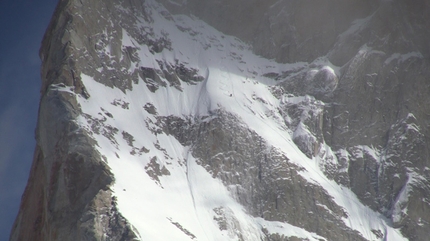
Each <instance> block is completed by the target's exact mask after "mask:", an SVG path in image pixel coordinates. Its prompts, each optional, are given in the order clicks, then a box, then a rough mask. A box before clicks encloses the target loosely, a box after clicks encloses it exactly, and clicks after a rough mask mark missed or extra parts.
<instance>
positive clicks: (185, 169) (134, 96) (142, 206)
mask: <svg viewBox="0 0 430 241" xmlns="http://www.w3.org/2000/svg"><path fill="white" fill-rule="evenodd" d="M151 7H153V8H155V11H153V12H152V15H153V16H152V17H153V18H154V23H155V24H154V26H153V27H154V32H155V33H156V34H160V35H161V32H162V30H163V31H164V32H167V33H169V38H170V39H171V40H172V49H173V51H169V50H166V49H165V50H164V51H163V52H161V53H159V54H152V53H151V52H150V51H149V49H148V47H146V46H139V45H137V44H136V43H137V41H135V40H133V39H132V38H131V37H130V35H129V34H128V33H127V32H126V31H125V30H123V40H122V43H123V46H135V47H138V48H139V53H138V54H139V57H140V59H141V62H140V63H139V66H143V67H149V68H158V67H156V65H157V64H156V63H157V62H156V60H162V61H166V62H170V63H175V60H179V62H180V63H181V62H183V63H188V64H187V66H188V67H192V68H196V69H198V70H199V74H200V75H202V76H205V77H206V79H205V80H204V81H202V82H199V83H198V84H196V85H188V84H186V83H183V84H182V88H183V91H179V90H177V89H176V88H174V87H160V88H159V89H158V90H157V91H156V92H155V93H152V92H151V91H149V90H148V88H147V87H146V85H145V83H144V81H143V80H141V79H139V83H138V84H137V85H133V90H132V91H127V93H126V94H124V93H123V92H121V91H120V90H119V89H115V88H110V87H106V86H104V85H102V84H100V83H97V82H96V81H95V80H94V79H93V78H92V77H90V76H87V75H85V74H82V75H81V78H82V81H83V83H84V85H85V87H86V89H87V91H88V93H89V94H90V96H91V97H90V98H89V99H88V100H86V99H84V98H82V97H80V96H78V95H77V98H78V101H79V103H80V105H81V107H82V111H83V112H84V113H86V114H88V115H90V116H92V117H93V118H96V119H100V118H101V115H103V111H102V109H101V108H103V110H104V111H107V112H109V113H110V114H111V115H112V116H113V117H112V118H106V120H105V122H104V124H105V125H110V126H112V127H116V128H118V131H117V132H116V133H114V134H113V136H114V139H115V141H116V142H117V144H114V143H113V142H112V141H111V140H109V139H108V138H106V137H105V136H104V135H103V133H102V132H101V133H99V134H97V133H92V134H93V137H94V138H95V139H96V141H97V143H98V144H97V150H98V151H99V152H100V153H101V154H102V155H103V156H104V157H106V160H107V162H108V165H109V166H110V168H111V169H112V172H113V173H114V176H115V184H114V186H113V187H112V188H113V191H114V194H115V196H117V199H118V208H119V210H120V212H121V213H122V215H124V217H126V218H127V219H128V220H129V221H130V223H131V224H132V225H133V226H134V227H135V228H136V229H137V231H138V232H139V234H140V236H141V239H142V240H178V241H180V240H237V239H238V233H235V232H234V231H232V230H222V231H221V230H220V228H219V227H218V224H217V222H216V220H214V217H215V216H217V215H219V213H218V214H217V212H216V211H215V210H217V208H223V209H222V210H223V212H224V213H225V214H226V215H225V217H226V220H227V222H228V223H230V224H231V225H234V223H235V222H236V223H239V224H240V225H239V226H238V227H236V228H237V229H238V231H239V232H240V234H242V235H243V238H244V240H260V238H261V237H264V234H263V233H262V231H261V229H262V228H266V229H267V230H268V231H269V232H270V233H280V234H283V235H286V236H297V237H301V238H308V239H309V240H318V239H322V240H325V239H324V238H322V237H320V236H318V235H316V234H315V233H311V232H308V231H306V230H304V229H302V228H299V227H295V226H292V225H290V224H287V223H281V222H270V221H267V220H264V219H262V218H257V217H252V216H250V215H248V214H247V213H246V211H245V209H244V207H242V206H241V205H240V204H239V203H238V202H236V201H235V200H234V199H233V198H232V197H231V195H230V194H229V191H228V189H227V188H226V187H225V186H224V185H223V184H222V182H221V181H220V180H218V179H214V178H212V176H211V174H209V173H208V172H207V171H206V170H205V169H204V168H203V167H202V166H200V165H198V164H197V160H195V159H194V157H193V156H192V155H191V153H190V152H189V148H188V147H186V146H182V145H181V144H180V143H179V142H178V141H177V140H176V139H175V138H174V137H172V136H170V135H166V134H164V133H162V134H158V135H154V134H153V133H152V132H151V131H150V130H149V129H148V128H147V127H146V125H147V123H148V122H149V121H153V122H154V123H155V122H156V119H155V118H154V117H153V116H151V115H150V114H148V113H147V112H146V111H145V109H144V108H143V106H144V105H145V104H146V103H152V104H153V105H154V106H155V107H156V109H157V112H158V115H159V116H169V115H175V116H179V117H183V116H190V115H193V116H204V115H209V114H210V111H212V110H216V109H218V108H223V109H224V110H226V111H228V112H231V113H234V114H236V115H237V116H239V117H240V118H241V120H242V121H244V122H245V123H246V125H247V126H248V128H250V129H251V130H253V131H255V132H256V133H258V134H259V135H260V136H261V137H263V138H264V139H265V140H266V141H268V142H269V144H271V145H273V146H274V147H276V148H278V149H279V150H281V151H282V152H283V153H285V155H286V156H287V157H288V158H289V159H290V161H291V162H294V163H295V164H297V165H298V166H302V167H304V168H305V169H306V171H303V172H301V173H300V174H301V175H302V176H303V177H304V178H306V179H307V180H308V181H310V182H312V183H314V184H316V185H320V186H322V187H323V188H324V189H325V190H326V191H327V192H328V193H329V194H330V195H331V196H332V197H333V198H334V201H335V202H336V203H337V204H338V205H339V206H341V207H343V208H344V210H345V211H346V212H347V214H348V218H347V219H345V220H344V222H345V224H346V225H347V226H349V227H351V228H352V229H355V230H357V231H359V232H360V233H361V234H362V235H363V237H365V238H367V239H369V240H377V237H376V236H375V234H374V233H372V232H371V230H372V229H374V230H382V232H383V233H385V234H386V237H387V240H406V239H404V238H403V237H402V236H401V234H400V233H399V231H398V230H396V229H393V228H391V227H390V226H389V225H388V224H387V223H386V221H385V220H384V218H383V217H382V215H380V214H379V213H376V212H374V211H372V210H371V209H370V208H368V207H366V206H364V205H363V204H361V203H360V201H359V200H358V198H357V197H356V196H355V194H354V193H352V192H351V191H350V190H349V189H347V188H344V187H342V186H339V185H338V184H336V183H335V182H334V181H330V180H328V179H327V178H326V177H325V176H324V174H323V172H322V171H321V170H320V169H319V165H318V163H319V161H320V160H318V158H314V159H309V158H308V157H306V156H305V155H304V154H303V153H302V152H301V151H300V150H299V149H298V148H297V146H296V145H295V144H294V143H293V141H292V139H291V133H289V132H288V130H285V127H284V126H283V123H280V122H279V121H276V119H274V118H271V117H268V116H267V115H266V113H267V112H268V111H273V113H278V112H277V111H276V110H277V108H278V107H279V106H280V104H281V102H282V99H285V98H281V100H278V99H276V98H275V97H274V96H273V95H272V94H271V92H270V91H269V89H268V87H270V85H273V84H275V82H274V81H273V80H271V79H268V78H265V77H262V75H263V74H265V73H268V72H282V71H286V70H289V69H296V68H299V67H306V66H307V63H296V64H278V63H275V62H273V61H271V60H267V59H264V58H261V57H259V56H256V55H254V54H253V53H252V52H251V51H250V50H249V48H248V47H247V45H246V44H244V43H242V42H240V41H239V40H237V39H236V38H234V37H231V36H226V35H223V34H221V33H220V32H218V31H216V30H215V29H213V28H212V27H210V26H208V25H207V24H205V23H204V22H202V21H200V20H198V19H192V18H190V17H187V16H182V15H180V16H173V18H174V20H175V22H172V21H169V20H166V19H165V18H164V17H163V16H161V15H160V14H158V12H160V9H161V7H160V6H158V5H157V4H155V3H153V6H151ZM177 25H181V26H182V27H186V28H189V29H192V30H194V31H195V32H197V33H198V34H197V35H194V36H193V35H190V34H189V33H187V32H183V31H181V30H179V29H178V27H177ZM209 45H210V47H208V46H209ZM185 53H186V54H187V55H184V54H185ZM232 53H234V54H232ZM232 56H233V57H234V58H233V57H232ZM191 57H192V58H191ZM237 58H240V60H242V62H240V61H238V59H237ZM326 64H327V66H328V67H330V68H332V69H336V67H335V66H332V65H331V64H330V63H326ZM133 68H136V66H134V64H132V67H131V68H130V71H133ZM336 70H337V69H336ZM139 78H140V77H139ZM52 88H56V89H57V90H59V91H67V92H69V93H73V92H72V91H71V90H70V89H69V88H68V87H60V86H53V87H52ZM253 96H257V97H259V98H261V99H262V100H264V102H265V103H263V102H261V101H257V100H253ZM297 98H302V97H297ZM115 100H121V101H122V102H124V103H129V108H128V109H127V108H122V107H121V106H118V105H113V104H112V103H113V102H114V101H115ZM279 118H280V119H282V117H279ZM78 121H79V122H80V124H81V126H83V128H86V129H87V130H88V131H89V132H92V130H91V124H90V123H89V122H88V120H87V119H86V118H85V117H84V116H81V117H80V118H79V120H78ZM123 132H127V133H130V134H131V135H132V136H133V137H134V141H133V146H134V147H137V148H141V147H145V148H147V149H148V150H149V152H148V153H141V154H140V155H136V154H134V155H133V154H131V153H130V152H131V151H132V147H131V146H130V145H129V143H128V142H127V141H126V140H125V139H124V138H123V136H122V133H123ZM157 143H158V144H159V146H160V147H161V148H157V147H156V144H157ZM163 149H164V151H163ZM166 153H167V155H166ZM154 157H155V159H154V160H155V161H156V162H157V164H158V165H159V166H160V167H166V168H167V169H168V170H169V172H170V175H162V176H159V181H158V182H156V181H154V180H153V179H151V177H150V176H149V175H147V174H146V172H147V169H145V168H148V164H149V162H150V160H151V159H152V158H154ZM235 220H236V221H235Z"/></svg>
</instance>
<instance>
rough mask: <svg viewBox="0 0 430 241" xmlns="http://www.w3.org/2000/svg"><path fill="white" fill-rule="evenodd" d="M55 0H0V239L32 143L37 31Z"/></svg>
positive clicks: (7, 224) (4, 237) (18, 195)
mask: <svg viewBox="0 0 430 241" xmlns="http://www.w3.org/2000/svg"><path fill="white" fill-rule="evenodd" d="M56 3H57V0H43V1H36V0H0V240H8V239H9V234H10V229H11V227H12V223H13V221H14V219H15V217H16V214H17V212H18V208H19V204H20V200H21V195H22V193H23V191H24V188H25V185H26V184H27V179H28V174H29V170H30V167H31V162H32V156H33V150H34V145H35V140H34V129H35V127H36V120H37V109H38V104H39V86H40V83H41V80H40V64H41V63H40V60H39V55H38V52H39V47H40V42H41V40H42V36H43V34H44V32H45V29H46V27H47V26H48V23H49V20H50V18H51V16H52V14H53V11H54V8H55V5H56Z"/></svg>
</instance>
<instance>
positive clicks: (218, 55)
mask: <svg viewBox="0 0 430 241" xmlns="http://www.w3.org/2000/svg"><path fill="white" fill-rule="evenodd" d="M160 2H161V3H163V5H164V7H166V8H164V7H163V6H161V5H159V3H157V2H156V1H138V0H124V1H119V2H114V1H89V2H82V1H78V0H62V1H60V2H59V5H58V7H57V10H56V12H55V15H54V17H53V20H52V21H51V24H50V26H49V28H48V30H47V33H46V35H45V38H44V41H43V43H42V48H41V59H42V61H43V68H42V79H43V84H42V89H41V94H42V98H41V103H40V110H39V120H38V127H37V130H36V138H37V147H36V151H35V157H34V163H33V167H32V172H31V176H30V179H29V185H28V187H27V189H26V191H25V193H24V196H23V200H22V204H21V209H20V213H19V214H18V217H17V220H16V222H15V225H14V228H13V230H12V234H11V240H28V239H29V237H32V238H33V239H34V240H69V239H70V240H140V239H143V238H145V237H146V238H148V237H151V236H150V235H149V233H150V231H148V230H147V229H145V228H142V226H141V225H140V224H138V223H134V222H133V221H135V220H136V219H133V217H132V216H131V215H130V212H129V211H127V210H126V208H125V206H124V205H125V204H124V203H127V199H130V196H127V198H124V197H126V196H125V195H128V194H123V193H126V192H127V193H130V192H131V191H129V190H130V189H129V188H133V187H131V186H130V187H129V186H127V185H128V184H127V185H126V184H124V182H123V181H122V179H123V178H122V177H121V176H120V175H119V174H118V173H119V171H118V170H120V169H118V167H116V165H117V164H116V163H117V162H120V163H127V162H130V163H132V162H133V160H134V158H136V160H139V162H142V165H143V166H144V168H143V170H142V175H144V173H146V174H147V178H148V180H151V182H152V183H153V184H154V185H155V186H156V187H157V188H158V189H160V190H162V189H164V190H166V193H167V192H169V190H174V189H171V187H170V186H171V185H170V184H169V180H170V181H172V180H176V179H169V178H173V177H176V176H180V175H183V174H178V173H185V174H186V175H185V176H186V179H187V180H188V186H189V189H190V190H191V194H192V197H193V201H192V202H193V203H194V206H196V204H199V200H197V199H198V197H197V194H198V193H196V190H200V189H198V188H195V187H193V185H196V184H194V183H190V181H189V180H191V179H192V178H193V176H192V175H196V177H198V176H199V175H200V174H199V175H197V174H193V171H195V172H196V173H197V170H200V169H198V167H196V166H195V164H193V163H194V160H195V162H196V165H197V166H200V167H203V168H204V170H206V172H207V173H209V174H210V176H211V178H213V180H220V181H221V183H222V184H223V185H224V186H225V187H226V190H227V191H228V193H229V196H230V197H232V198H233V200H235V202H237V203H238V204H240V205H241V207H243V209H244V210H246V212H245V213H246V214H241V212H240V211H238V209H235V208H234V207H235V206H234V205H233V206H232V205H230V206H229V205H221V204H220V203H222V202H220V203H216V205H215V206H213V207H212V206H210V210H209V212H210V213H211V215H212V216H210V218H209V219H207V220H211V222H209V223H205V225H208V226H210V225H215V226H216V227H217V229H218V230H219V233H220V234H219V235H221V236H216V235H218V234H216V235H215V234H213V235H214V236H213V237H210V236H209V237H207V236H206V238H203V237H204V236H201V234H200V231H198V230H199V229H198V228H196V226H193V224H192V222H191V221H187V220H182V221H180V219H181V217H180V215H179V216H176V217H174V216H175V215H174V214H172V213H168V212H167V211H166V212H167V213H164V212H162V211H159V212H160V214H159V215H160V216H163V215H170V216H168V217H163V218H164V219H163V220H164V221H163V223H164V222H165V223H167V224H163V223H161V222H159V223H160V225H161V226H163V225H170V226H169V227H172V228H174V229H176V230H179V231H180V234H177V236H176V237H175V238H177V239H178V240H182V239H183V240H195V239H208V240H216V237H224V238H223V239H225V240H229V239H239V240H386V239H387V238H388V239H389V240H401V238H400V236H399V235H398V234H396V233H393V232H397V231H396V230H399V231H401V233H402V235H403V236H404V237H406V238H407V239H409V240H426V238H427V236H426V234H427V233H428V230H429V228H430V227H429V222H430V220H428V217H430V215H428V212H429V204H430V202H429V200H427V199H428V198H427V196H428V195H427V194H428V193H429V183H428V181H427V180H429V164H428V160H429V159H428V150H429V146H428V143H429V142H428V140H427V139H428V136H429V133H428V131H429V128H428V122H427V113H429V111H428V110H427V108H428V106H429V105H426V103H427V102H428V98H427V96H430V95H429V93H427V92H428V89H429V88H426V87H427V84H426V79H428V78H429V77H430V73H429V70H428V66H429V62H428V61H429V57H428V56H429V49H428V45H427V44H426V43H427V42H428V41H427V40H428V39H429V36H430V35H429V32H428V31H429V30H428V29H430V28H428V27H429V24H430V23H429V21H428V20H427V18H426V17H425V16H428V13H429V9H430V5H429V4H430V3H429V2H428V1H414V2H410V1H409V2H408V1H400V0H398V1H380V2H373V1H336V0H326V1H324V2H323V3H321V5H317V4H314V3H313V1H264V3H263V2H257V1H237V2H236V1H235V2H234V3H232V2H228V1H173V0H172V1H160ZM239 6H240V7H239ZM346 13H348V14H346ZM180 14H186V15H180ZM187 15H189V16H192V17H191V18H190V17H187ZM193 16H194V17H193ZM197 18H199V19H197ZM200 19H201V20H203V21H205V22H207V23H209V24H210V25H212V26H213V27H215V28H217V29H218V30H220V31H222V32H224V33H225V34H229V35H233V36H236V37H231V36H228V35H224V34H221V33H219V34H218V33H217V32H216V31H215V30H211V29H210V30H209V31H208V29H209V28H210V27H209V26H207V25H205V23H204V22H202V21H201V20H200ZM221 20H222V21H221ZM244 22H246V23H247V24H244ZM163 24H164V25H163ZM164 26H175V27H174V28H169V27H164ZM178 36H180V37H181V38H185V37H184V36H187V37H186V39H188V41H194V42H193V43H194V44H195V45H197V46H198V47H196V48H194V49H192V48H191V49H190V48H189V47H183V48H182V46H185V45H181V43H178V42H180V41H178V39H177V38H178ZM239 39H240V40H239ZM227 44H228V45H227ZM178 46H179V47H178ZM251 50H252V51H253V52H254V53H255V54H258V55H261V56H263V57H264V58H265V60H262V58H260V57H258V56H253V55H252V56H251V55H249V53H248V52H249V51H251ZM206 52H207V53H208V54H205V53H206ZM207 56H212V57H207ZM211 58H213V59H211ZM259 58H260V59H259ZM216 59H222V61H226V62H227V63H234V64H233V66H226V65H224V64H223V63H222V61H221V62H220V61H217V60H216ZM267 59H274V60H275V61H269V60H267ZM300 61H302V62H300ZM296 62H297V63H296ZM217 71H218V72H217ZM92 81H95V82H96V83H98V84H95V83H93V82H92ZM230 82H231V83H230ZM238 83H239V84H238ZM240 83H242V84H240ZM99 84H102V85H99ZM95 86H96V87H95ZM101 86H105V87H101ZM250 86H256V87H250ZM103 88H106V90H104V89H103ZM241 88H244V89H245V90H243V91H242V90H241ZM248 88H249V90H250V91H247V89H248ZM102 89H103V90H102ZM215 89H217V90H219V92H216V91H215ZM262 89H264V91H263V90H262ZM116 90H117V91H119V92H114V91H116ZM103 91H104V92H106V93H107V94H106V95H108V96H107V97H106V101H107V102H106V103H107V104H106V105H105V104H104V102H103V101H104V99H103V98H104V97H100V96H101V94H99V93H98V92H103ZM172 93H173V94H172ZM175 93H176V94H175ZM194 93H199V94H198V95H199V96H197V97H193V96H192V95H193V94H194ZM205 93H207V94H205ZM269 94H270V95H269ZM132 96H138V97H132ZM141 96H143V97H141ZM151 96H153V97H151ZM163 96H168V97H169V98H170V99H169V98H167V99H166V98H162V97H163ZM220 96H221V97H222V98H221V97H220ZM108 97H111V98H108ZM215 97H216V98H215ZM137 98H141V99H139V101H136V100H137ZM220 99H222V100H220ZM232 99H234V100H235V101H236V102H237V103H238V106H240V108H242V109H245V111H244V112H242V111H238V110H239V108H236V107H235V106H236V104H234V103H233V102H232ZM166 100H167V101H169V102H166ZM245 100H246V101H245ZM172 101H173V102H172ZM174 102H179V103H176V104H175V103H174ZM185 102H186V103H187V104H182V105H181V103H185ZM93 103H94V104H93ZM190 103H191V104H190ZM226 103H227V104H226ZM93 105H95V106H96V107H93ZM178 106H179V107H178ZM90 107H91V108H90ZM178 109H182V110H178ZM129 112H133V113H134V114H130V115H129V114H127V113H129ZM136 113H137V114H136ZM244 113H245V114H244ZM120 115H124V116H133V118H131V117H130V120H134V121H136V120H140V122H139V123H141V125H140V126H142V127H144V129H143V128H141V127H139V131H136V130H134V129H133V128H130V127H127V126H128V125H131V123H128V124H125V123H127V122H121V120H120V119H121V118H120V117H119V116H120ZM135 115H136V116H137V117H136V118H134V116H135ZM251 116H253V117H252V118H255V119H256V120H255V123H257V124H253V122H252V121H250V119H251V118H247V117H251ZM260 120H261V121H260ZM124 121H125V120H124ZM261 123H268V124H267V126H271V127H270V128H272V129H276V128H279V129H276V130H269V129H267V128H268V127H266V126H264V125H266V124H261ZM262 125H263V126H262ZM269 131H272V132H269ZM273 131H274V132H273ZM275 132H279V133H285V135H284V134H281V135H283V136H282V138H283V139H284V140H280V141H278V140H277V139H278V137H277V136H276V135H275V134H274V133H275ZM267 133H268V134H267ZM275 139H276V140H275ZM289 140H291V143H292V144H288V143H289V142H288V141H289ZM286 145H288V146H286ZM172 146H174V147H172ZM107 150H109V151H107ZM184 150H187V151H186V152H187V153H188V154H178V153H182V152H184ZM124 151H125V153H123V152H124ZM298 151H299V152H300V153H299V154H294V153H295V152H298ZM313 163H315V165H314V164H313ZM122 165H125V164H122ZM122 168H124V169H126V167H122ZM316 169H317V170H316ZM322 173H324V175H325V176H324V177H322V176H318V177H317V176H312V175H319V174H322ZM313 179H316V180H319V181H315V180H313ZM135 182H138V181H137V180H136V181H135ZM170 183H171V182H170ZM143 184H145V185H146V187H147V188H148V191H147V194H148V195H149V194H151V195H155V196H156V195H158V194H157V193H158V192H159V191H158V189H157V191H151V190H152V189H151V188H150V187H149V184H148V183H147V182H142V184H141V185H143ZM119 185H123V186H121V187H122V188H120V186H119ZM126 186H127V188H126ZM344 189H345V190H344ZM348 189H350V191H349V190H348ZM217 190H218V189H217ZM336 190H344V191H336ZM219 192H220V194H219V195H222V194H221V193H222V191H219ZM342 192H344V194H342V195H343V196H342V195H341V197H337V196H336V194H339V193H342ZM136 193H137V191H136ZM136 195H137V194H136ZM163 195H165V194H163ZM355 195H356V199H355ZM343 197H348V198H350V199H349V200H347V201H348V202H351V203H354V205H355V206H356V207H357V208H358V209H360V210H365V211H366V212H369V215H370V216H369V217H373V216H372V215H373V214H372V213H371V211H370V209H371V210H373V211H375V212H378V213H379V215H382V216H383V218H382V219H381V220H382V221H378V225H376V224H375V223H371V224H369V227H373V228H368V229H366V228H367V226H366V225H367V224H365V225H364V226H366V228H364V229H360V228H359V227H358V225H356V223H354V220H351V219H352V218H353V217H354V213H352V211H351V209H349V207H348V206H346V205H345V203H342V202H341V201H340V199H342V198H343ZM229 200H230V199H229ZM35 202H36V203H38V205H37V208H34V206H32V205H31V204H32V203H35ZM360 202H361V203H360ZM363 204H364V205H365V206H367V207H369V208H370V209H369V210H368V209H366V208H365V207H364V205H363ZM118 206H119V207H118ZM166 209H167V210H168V209H169V208H166ZM178 212H179V211H178ZM193 212H195V213H196V215H197V216H199V215H200V222H201V220H203V219H202V218H201V215H202V214H201V213H202V212H201V211H199V210H198V208H195V211H193ZM246 215H249V217H248V216H246ZM242 216H246V217H248V219H244V218H242ZM156 220H158V219H156ZM160 220H161V219H160ZM243 220H248V221H246V222H244V221H243ZM249 220H252V221H249ZM345 220H348V221H349V223H350V224H348V221H347V222H345ZM360 221H362V222H363V223H366V222H369V221H363V220H360ZM277 222H280V223H281V224H279V223H277ZM250 223H251V224H250ZM275 224H276V225H281V226H282V225H283V226H284V227H285V225H287V224H288V225H292V227H290V228H289V229H290V230H296V234H291V233H288V232H285V231H279V230H278V229H276V228H274V227H275V226H276V225H275ZM133 226H135V227H133ZM163 227H164V226H163ZM166 227H167V226H166ZM277 227H279V226H277ZM293 227H294V228H293ZM249 230H253V231H249ZM297 230H300V232H299V231H297ZM303 230H305V231H306V232H304V231H303ZM393 230H394V231H393ZM206 231H207V230H206ZM146 232H148V234H146ZM147 235H148V236H147ZM159 235H161V234H159ZM172 235H174V234H172ZM222 235H224V236H222ZM154 237H155V236H152V239H151V238H149V239H150V240H155V239H154ZM162 237H163V236H158V239H162Z"/></svg>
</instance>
